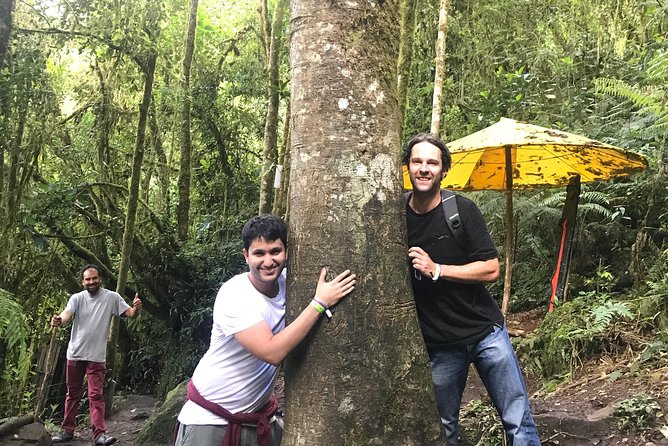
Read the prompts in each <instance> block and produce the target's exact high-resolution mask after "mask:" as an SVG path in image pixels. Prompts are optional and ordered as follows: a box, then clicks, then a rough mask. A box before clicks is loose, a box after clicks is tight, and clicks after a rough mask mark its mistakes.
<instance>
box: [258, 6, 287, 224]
mask: <svg viewBox="0 0 668 446" xmlns="http://www.w3.org/2000/svg"><path fill="white" fill-rule="evenodd" d="M286 5H287V0H278V1H277V2H276V9H275V11H274V20H273V22H272V26H271V46H270V49H269V70H268V73H269V89H268V93H267V98H268V101H267V119H266V121H265V126H264V150H263V152H262V175H261V180H260V214H264V213H267V212H271V209H272V197H273V184H274V174H275V172H276V162H277V159H278V156H277V152H278V150H277V142H278V106H279V101H280V90H281V86H280V81H279V76H278V74H279V65H280V63H279V57H278V56H279V54H280V52H281V34H282V29H283V10H284V9H285V7H286Z"/></svg>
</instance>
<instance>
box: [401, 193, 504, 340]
mask: <svg viewBox="0 0 668 446" xmlns="http://www.w3.org/2000/svg"><path fill="white" fill-rule="evenodd" d="M456 200H457V208H458V210H459V216H460V219H461V222H462V227H463V230H464V234H465V235H466V237H465V241H466V246H465V247H464V250H462V249H461V248H460V247H459V246H458V245H457V242H456V241H455V239H454V238H453V236H452V233H451V232H450V228H448V225H447V223H446V222H445V216H444V215H443V208H442V206H441V205H440V204H439V205H438V206H436V207H435V208H434V209H432V210H431V211H429V212H427V213H426V214H422V215H420V214H417V213H415V211H413V209H411V207H410V206H409V205H408V204H406V225H407V228H408V246H409V247H411V246H419V247H421V248H422V249H424V250H425V251H426V252H427V254H429V256H430V257H431V259H432V260H433V261H434V262H436V263H440V264H441V265H443V264H448V265H464V264H466V263H470V262H474V261H479V260H480V261H485V260H490V259H493V258H495V257H497V256H498V252H497V250H496V246H495V245H494V242H493V241H492V238H491V236H490V235H489V232H488V231H487V226H486V225H485V220H484V218H483V216H482V214H481V213H480V210H479V209H478V207H477V206H476V205H475V203H473V202H472V201H471V200H469V199H467V198H465V197H462V196H460V195H457V196H456ZM410 268H411V280H412V284H413V295H414V297H415V305H416V308H417V313H418V318H419V320H420V327H421V328H422V335H423V336H424V340H425V343H426V345H427V348H428V349H430V350H431V349H438V348H440V347H447V346H452V345H466V344H472V343H475V342H478V341H479V340H481V339H482V338H484V337H485V336H487V335H488V334H489V333H491V331H492V329H493V327H494V324H499V325H501V324H503V315H502V314H501V310H500V309H499V306H498V304H497V303H496V301H495V300H494V299H492V296H491V295H490V294H489V291H487V288H486V287H485V285H484V284H483V283H458V282H452V281H449V280H444V279H440V280H438V281H436V282H434V281H432V280H431V277H424V276H421V275H420V272H419V271H417V270H416V269H414V268H413V267H412V266H411V267H410Z"/></svg>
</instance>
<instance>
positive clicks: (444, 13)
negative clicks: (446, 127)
mask: <svg viewBox="0 0 668 446" xmlns="http://www.w3.org/2000/svg"><path fill="white" fill-rule="evenodd" d="M447 31H448V0H440V3H439V8H438V37H437V38H436V62H435V64H436V66H435V74H434V97H433V101H432V106H431V133H432V135H435V136H439V137H440V135H441V111H442V110H443V77H444V73H445V36H446V34H447Z"/></svg>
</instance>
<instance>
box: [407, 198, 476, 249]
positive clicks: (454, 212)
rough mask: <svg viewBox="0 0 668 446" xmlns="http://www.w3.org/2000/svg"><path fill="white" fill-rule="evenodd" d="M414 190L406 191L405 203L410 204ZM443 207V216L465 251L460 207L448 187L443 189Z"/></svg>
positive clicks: (460, 246) (458, 243) (458, 244)
mask: <svg viewBox="0 0 668 446" xmlns="http://www.w3.org/2000/svg"><path fill="white" fill-rule="evenodd" d="M411 193H412V192H405V193H404V203H405V204H406V205H408V202H409V201H410V199H411ZM441 208H442V209H443V216H444V217H445V222H446V223H447V225H448V228H449V229H450V232H451V233H452V237H453V238H454V239H455V243H457V246H459V248H460V249H461V250H462V251H464V250H465V248H466V241H465V236H466V235H465V234H464V228H463V227H462V219H461V218H460V217H459V209H458V208H457V199H456V195H455V193H454V192H452V191H450V190H446V189H441Z"/></svg>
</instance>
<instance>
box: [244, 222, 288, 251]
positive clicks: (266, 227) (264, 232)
mask: <svg viewBox="0 0 668 446" xmlns="http://www.w3.org/2000/svg"><path fill="white" fill-rule="evenodd" d="M259 238H263V239H265V240H266V241H268V242H273V241H274V240H278V239H280V240H281V241H282V242H283V245H284V246H285V247H286V248H287V246H288V226H287V225H286V224H285V221H283V219H282V218H280V217H277V216H276V215H274V214H262V215H257V216H255V217H253V218H251V219H250V220H248V221H247V222H246V224H245V225H244V228H243V229H242V230H241V240H242V241H243V243H244V249H246V250H247V249H248V248H250V245H251V243H253V240H257V239H259Z"/></svg>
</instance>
